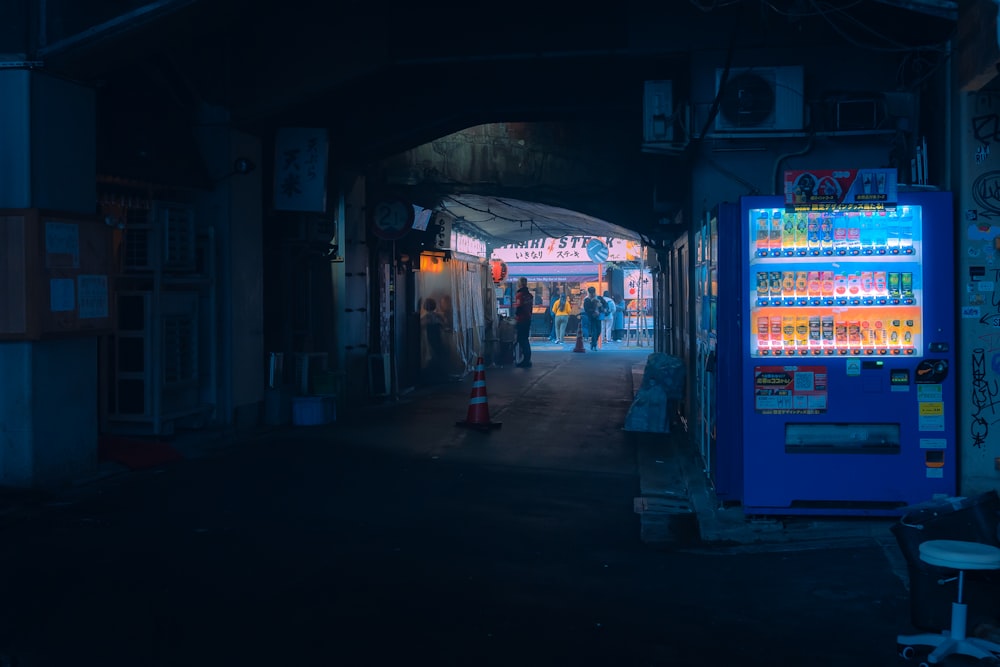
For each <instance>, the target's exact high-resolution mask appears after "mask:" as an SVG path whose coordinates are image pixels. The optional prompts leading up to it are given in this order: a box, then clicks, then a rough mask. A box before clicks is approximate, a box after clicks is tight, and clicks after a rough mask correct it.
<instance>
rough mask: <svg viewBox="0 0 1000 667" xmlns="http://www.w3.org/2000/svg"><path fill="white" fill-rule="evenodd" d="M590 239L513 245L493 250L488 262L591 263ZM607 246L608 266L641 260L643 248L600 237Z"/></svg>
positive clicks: (551, 239) (573, 237) (591, 237)
mask: <svg viewBox="0 0 1000 667" xmlns="http://www.w3.org/2000/svg"><path fill="white" fill-rule="evenodd" d="M595 238H596V237H593V236H563V237H562V238H558V239H553V238H547V239H535V240H533V241H527V242H525V243H515V244H511V245H505V246H502V247H500V248H494V249H493V253H492V254H491V255H490V258H491V259H502V260H504V261H505V262H590V261H592V260H591V258H590V256H589V255H588V254H587V246H588V244H589V243H590V241H591V240H593V239H595ZM597 240H599V241H600V242H601V243H603V244H604V245H606V246H607V248H608V256H607V259H606V260H605V261H608V262H634V261H638V260H639V259H641V256H642V244H641V243H639V242H638V241H628V240H625V239H617V238H612V237H601V238H600V239H597Z"/></svg>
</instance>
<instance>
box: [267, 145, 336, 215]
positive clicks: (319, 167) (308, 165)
mask: <svg viewBox="0 0 1000 667" xmlns="http://www.w3.org/2000/svg"><path fill="white" fill-rule="evenodd" d="M327 145H328V141H327V134H326V130H325V129H323V128H303V127H282V128H279V129H278V133H277V138H276V144H275V148H274V208H275V209H277V210H279V211H313V212H316V213H323V212H325V211H326V168H327V158H328V155H327V153H328V148H327Z"/></svg>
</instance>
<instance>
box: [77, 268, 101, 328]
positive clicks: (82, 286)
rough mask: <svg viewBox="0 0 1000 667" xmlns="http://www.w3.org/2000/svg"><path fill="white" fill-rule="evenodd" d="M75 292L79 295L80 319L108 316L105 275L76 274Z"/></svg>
mask: <svg viewBox="0 0 1000 667" xmlns="http://www.w3.org/2000/svg"><path fill="white" fill-rule="evenodd" d="M77 292H78V293H79V295H80V319H88V318H103V317H107V316H108V277H107V276H78V277H77Z"/></svg>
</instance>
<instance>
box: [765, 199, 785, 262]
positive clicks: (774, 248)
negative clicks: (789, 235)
mask: <svg viewBox="0 0 1000 667" xmlns="http://www.w3.org/2000/svg"><path fill="white" fill-rule="evenodd" d="M781 232H782V223H781V211H780V210H775V211H774V212H773V213H772V214H771V233H770V234H769V236H768V242H767V246H768V248H770V249H771V254H772V255H778V254H780V253H781Z"/></svg>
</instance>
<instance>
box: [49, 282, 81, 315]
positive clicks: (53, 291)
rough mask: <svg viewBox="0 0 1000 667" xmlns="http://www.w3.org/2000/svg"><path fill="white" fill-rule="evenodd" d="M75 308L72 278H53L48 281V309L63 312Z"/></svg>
mask: <svg viewBox="0 0 1000 667" xmlns="http://www.w3.org/2000/svg"><path fill="white" fill-rule="evenodd" d="M75 308H76V293H75V290H74V289H73V279H72V278H53V279H52V280H50V281H49V310H51V311H52V312H53V313H65V312H68V311H72V310H74V309H75Z"/></svg>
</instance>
